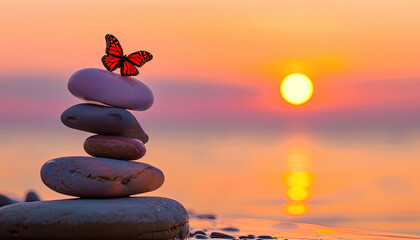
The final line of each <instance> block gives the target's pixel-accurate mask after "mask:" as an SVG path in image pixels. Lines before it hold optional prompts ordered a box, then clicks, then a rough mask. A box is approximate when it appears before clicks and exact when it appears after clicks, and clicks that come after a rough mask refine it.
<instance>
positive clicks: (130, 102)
mask: <svg viewBox="0 0 420 240" xmlns="http://www.w3.org/2000/svg"><path fill="white" fill-rule="evenodd" d="M68 89H69V91H70V92H71V94H73V95H74V96H75V97H77V98H80V99H82V100H85V101H87V102H96V103H102V104H105V105H109V106H114V107H120V108H126V109H131V110H139V111H143V110H146V109H148V108H150V107H151V106H152V104H153V100H154V99H153V93H152V91H151V90H150V88H149V87H147V86H146V85H145V84H144V83H142V82H140V81H139V80H137V79H135V78H133V77H123V76H121V75H119V74H117V73H113V72H109V71H106V70H103V69H98V68H85V69H82V70H79V71H77V72H75V73H74V74H73V75H72V76H71V77H70V80H69V82H68Z"/></svg>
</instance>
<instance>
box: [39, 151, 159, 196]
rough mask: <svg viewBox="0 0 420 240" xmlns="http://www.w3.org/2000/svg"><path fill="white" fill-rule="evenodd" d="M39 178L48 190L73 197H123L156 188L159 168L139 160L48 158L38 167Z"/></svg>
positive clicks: (157, 186)
mask: <svg viewBox="0 0 420 240" xmlns="http://www.w3.org/2000/svg"><path fill="white" fill-rule="evenodd" d="M41 179H42V181H43V182H44V184H45V185H47V186H48V187H49V188H51V189H52V190H54V191H56V192H58V193H62V194H66V195H70V196H76V197H87V198H104V197H126V196H129V195H134V194H139V193H145V192H150V191H153V190H156V189H158V188H159V187H160V186H161V185H162V184H163V182H164V179H165V178H164V175H163V173H162V171H161V170H159V169H158V168H155V167H153V166H151V165H149V164H146V163H141V162H132V161H123V160H115V159H109V158H95V157H61V158H55V159H52V160H50V161H48V162H46V163H45V164H44V166H42V169H41Z"/></svg>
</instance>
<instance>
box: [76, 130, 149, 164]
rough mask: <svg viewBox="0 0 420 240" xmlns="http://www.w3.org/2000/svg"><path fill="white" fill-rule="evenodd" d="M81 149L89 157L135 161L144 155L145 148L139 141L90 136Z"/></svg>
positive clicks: (125, 138)
mask: <svg viewBox="0 0 420 240" xmlns="http://www.w3.org/2000/svg"><path fill="white" fill-rule="evenodd" d="M83 147H84V149H85V151H86V152H87V153H88V154H89V155H92V156H94V157H102V158H114V159H120V160H136V159H139V158H141V157H143V156H144V155H145V154H146V147H145V146H144V144H143V143H142V142H141V141H140V140H137V139H133V138H127V137H120V136H110V135H95V136H91V137H89V138H87V139H86V140H85V143H84V144H83Z"/></svg>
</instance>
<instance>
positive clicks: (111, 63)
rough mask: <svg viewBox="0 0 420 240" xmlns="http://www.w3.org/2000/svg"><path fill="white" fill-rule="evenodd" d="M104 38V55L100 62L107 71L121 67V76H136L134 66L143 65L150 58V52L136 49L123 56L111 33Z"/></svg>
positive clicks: (136, 70)
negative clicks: (136, 50)
mask: <svg viewBox="0 0 420 240" xmlns="http://www.w3.org/2000/svg"><path fill="white" fill-rule="evenodd" d="M105 40H106V49H105V53H106V55H105V56H103V57H102V63H103V64H104V66H105V68H106V69H107V70H108V71H111V72H112V71H114V70H115V69H117V68H121V69H120V70H121V75H122V76H136V75H137V74H139V70H138V69H137V68H136V66H137V67H141V66H143V64H145V63H146V62H148V61H150V60H152V58H153V56H152V54H150V53H148V52H146V51H138V52H135V53H132V54H130V55H128V56H125V55H124V53H123V50H122V47H121V45H120V42H119V41H118V39H117V38H116V37H114V36H113V35H111V34H107V35H106V36H105Z"/></svg>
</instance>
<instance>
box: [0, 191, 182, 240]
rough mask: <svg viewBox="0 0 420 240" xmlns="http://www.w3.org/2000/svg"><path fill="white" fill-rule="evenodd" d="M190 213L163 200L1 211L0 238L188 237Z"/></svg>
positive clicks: (34, 205) (63, 203) (72, 202)
mask: <svg viewBox="0 0 420 240" xmlns="http://www.w3.org/2000/svg"><path fill="white" fill-rule="evenodd" d="M188 232H189V221H188V213H187V211H186V210H185V208H184V207H183V206H182V205H181V204H180V203H178V202H177V201H175V200H172V199H169V198H162V197H130V198H113V199H69V200H55V201H38V202H26V203H17V204H13V205H10V206H6V207H3V208H1V209H0V239H67V240H72V239H83V240H89V239H95V240H97V239H101V240H113V239H115V240H129V239H130V240H131V239H175V238H176V239H186V238H187V236H188Z"/></svg>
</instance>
